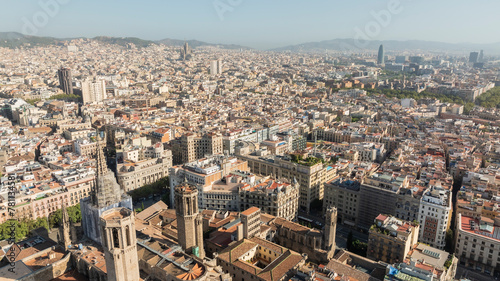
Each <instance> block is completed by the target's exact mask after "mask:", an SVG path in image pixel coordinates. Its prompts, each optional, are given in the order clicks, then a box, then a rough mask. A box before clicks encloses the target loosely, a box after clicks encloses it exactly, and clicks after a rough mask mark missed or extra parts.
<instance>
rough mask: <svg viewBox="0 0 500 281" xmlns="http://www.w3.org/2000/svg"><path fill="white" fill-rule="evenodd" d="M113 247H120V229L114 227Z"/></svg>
mask: <svg viewBox="0 0 500 281" xmlns="http://www.w3.org/2000/svg"><path fill="white" fill-rule="evenodd" d="M113 247H114V248H120V239H119V238H118V229H116V228H113Z"/></svg>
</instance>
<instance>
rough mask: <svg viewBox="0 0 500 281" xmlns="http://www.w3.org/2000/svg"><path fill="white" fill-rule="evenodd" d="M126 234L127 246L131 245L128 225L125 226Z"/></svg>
mask: <svg viewBox="0 0 500 281" xmlns="http://www.w3.org/2000/svg"><path fill="white" fill-rule="evenodd" d="M125 235H126V236H127V246H130V228H129V226H128V225H127V226H126V227H125Z"/></svg>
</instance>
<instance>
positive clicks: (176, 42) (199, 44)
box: [156, 38, 251, 50]
mask: <svg viewBox="0 0 500 281" xmlns="http://www.w3.org/2000/svg"><path fill="white" fill-rule="evenodd" d="M184 42H187V43H188V45H189V46H191V47H193V48H196V47H203V46H218V47H219V48H222V49H244V50H248V49H251V48H249V47H245V46H240V45H234V44H213V43H207V42H203V41H198V40H178V39H170V38H166V39H162V40H158V41H156V43H158V44H164V45H167V46H178V47H180V46H182V45H184Z"/></svg>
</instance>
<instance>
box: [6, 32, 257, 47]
mask: <svg viewBox="0 0 500 281" xmlns="http://www.w3.org/2000/svg"><path fill="white" fill-rule="evenodd" d="M71 39H72V38H65V39H59V38H52V37H39V36H28V35H24V34H21V33H18V32H0V47H7V48H17V47H21V46H48V45H57V44H61V43H63V42H65V41H68V40H71ZM91 39H92V40H95V41H98V42H102V43H107V44H115V45H119V46H127V45H128V44H134V45H136V46H137V47H139V48H141V47H147V46H150V45H152V44H163V45H167V46H179V47H180V46H182V45H184V42H188V44H189V45H190V46H191V47H193V48H196V47H200V46H218V47H219V48H223V49H240V48H241V49H250V48H248V47H244V46H239V45H230V44H229V45H228V44H213V43H207V42H202V41H198V40H188V41H184V40H177V39H168V38H167V39H162V40H157V41H152V40H144V39H141V38H137V37H109V36H97V37H94V38H91Z"/></svg>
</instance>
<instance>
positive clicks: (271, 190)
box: [239, 178, 300, 220]
mask: <svg viewBox="0 0 500 281" xmlns="http://www.w3.org/2000/svg"><path fill="white" fill-rule="evenodd" d="M299 189H300V185H299V183H298V182H295V183H284V182H280V181H277V180H273V179H271V178H267V179H264V180H262V181H260V182H258V183H256V184H254V185H252V184H245V185H244V186H243V187H241V188H240V190H239V202H240V210H245V209H247V208H250V207H251V206H255V207H258V208H260V209H261V210H262V212H264V213H267V214H270V215H273V216H275V217H281V218H284V219H287V220H294V219H296V218H297V211H298V209H299Z"/></svg>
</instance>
